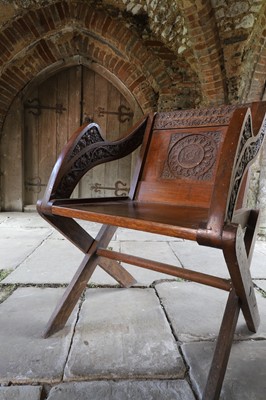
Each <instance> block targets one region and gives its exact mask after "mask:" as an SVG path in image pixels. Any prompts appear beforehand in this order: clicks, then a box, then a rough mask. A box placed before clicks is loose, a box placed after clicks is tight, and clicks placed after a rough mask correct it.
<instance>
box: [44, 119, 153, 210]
mask: <svg viewBox="0 0 266 400" xmlns="http://www.w3.org/2000/svg"><path fill="white" fill-rule="evenodd" d="M146 120H147V117H146V118H144V119H143V120H142V121H140V122H139V123H138V124H136V125H135V126H134V127H133V130H132V132H131V133H130V134H129V135H128V136H126V137H125V138H123V139H121V140H117V141H114V142H110V141H106V140H104V139H103V137H102V135H101V131H100V127H99V126H98V125H97V124H95V123H92V124H89V125H86V126H83V127H81V128H80V129H78V130H77V131H76V132H75V133H74V135H73V136H72V137H71V139H70V140H69V142H68V143H67V144H66V146H65V147H64V149H63V151H62V152H61V154H60V156H59V157H58V160H57V162H56V164H55V166H54V169H53V172H52V174H51V177H50V181H49V183H48V186H47V189H46V193H45V196H44V199H43V203H46V204H47V203H48V202H49V201H51V200H54V199H62V198H69V197H70V196H71V194H72V192H73V190H74V189H75V187H76V185H77V184H78V182H79V181H80V179H81V178H82V177H83V175H84V174H86V172H87V171H89V170H90V169H91V168H93V167H95V166H96V165H99V164H102V163H105V162H108V161H113V160H116V159H119V158H122V157H125V156H127V155H128V154H130V153H132V152H133V151H134V150H135V149H136V148H137V147H138V146H139V145H140V144H141V143H142V140H143V136H144V132H145V127H146ZM43 205H44V204H43Z"/></svg>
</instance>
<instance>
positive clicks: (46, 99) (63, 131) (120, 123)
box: [24, 66, 142, 205]
mask: <svg viewBox="0 0 266 400" xmlns="http://www.w3.org/2000/svg"><path fill="white" fill-rule="evenodd" d="M24 109H25V113H24V115H25V116H24V121H25V135H24V178H25V179H24V180H25V190H24V205H31V204H36V201H37V200H38V198H41V197H42V196H43V194H44V189H45V187H46V185H47V182H48V179H49V176H50V173H51V170H52V168H53V165H54V163H55V161H56V159H57V157H58V154H59V153H60V151H61V150H62V147H63V146H64V144H65V143H66V141H67V140H68V139H69V137H70V136H71V134H72V133H73V132H74V131H75V130H76V129H77V128H78V127H79V126H80V125H81V124H82V123H84V122H85V121H86V120H89V119H92V120H93V121H94V122H96V123H98V124H99V125H100V127H101V129H102V133H103V136H104V137H105V138H106V139H108V140H117V139H119V138H121V137H123V136H124V135H125V133H126V132H127V130H128V129H129V128H130V127H131V126H132V125H133V123H134V122H135V121H136V120H138V119H139V118H140V116H141V114H142V112H141V110H140V108H139V106H138V104H137V103H136V102H135V101H134V100H133V98H132V100H131V101H130V104H129V102H128V101H127V100H126V98H125V97H124V96H123V95H122V93H121V92H120V91H119V90H118V89H117V87H116V86H114V85H113V84H112V83H111V82H110V81H109V80H107V79H105V78H104V77H103V76H102V75H100V74H98V73H96V72H95V71H93V70H91V69H88V68H86V67H83V66H76V67H71V68H69V69H67V70H64V71H61V72H60V73H57V74H56V75H54V76H52V77H51V78H49V79H48V80H47V81H45V82H44V83H42V84H41V85H40V86H39V87H37V88H36V89H35V90H33V91H32V92H31V94H30V95H29V96H28V98H27V100H26V101H25V103H24ZM131 169H132V157H130V156H129V157H127V158H125V159H122V160H118V161H114V162H112V163H109V164H107V165H105V166H98V167H96V168H95V169H94V170H93V171H90V172H89V173H88V174H87V175H86V176H85V177H84V178H83V179H82V181H81V183H80V185H79V187H78V188H77V189H76V193H75V195H76V196H79V197H87V196H90V197H102V196H110V195H116V196H121V195H126V194H127V191H128V188H129V184H130V178H131Z"/></svg>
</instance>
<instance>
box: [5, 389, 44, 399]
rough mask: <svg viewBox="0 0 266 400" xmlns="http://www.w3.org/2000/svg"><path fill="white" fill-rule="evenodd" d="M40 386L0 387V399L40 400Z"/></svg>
mask: <svg viewBox="0 0 266 400" xmlns="http://www.w3.org/2000/svg"><path fill="white" fill-rule="evenodd" d="M41 391H42V387H41V386H9V387H0V400H40V399H41Z"/></svg>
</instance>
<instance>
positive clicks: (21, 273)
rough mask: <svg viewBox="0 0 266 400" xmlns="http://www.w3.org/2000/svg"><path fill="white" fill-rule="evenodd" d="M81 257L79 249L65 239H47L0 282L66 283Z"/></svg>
mask: <svg viewBox="0 0 266 400" xmlns="http://www.w3.org/2000/svg"><path fill="white" fill-rule="evenodd" d="M82 259H83V254H82V253H81V251H80V250H78V249H77V248H76V247H75V246H74V245H72V244H71V243H69V242H68V241H67V240H56V241H55V240H52V239H47V240H46V241H45V242H44V243H42V245H41V246H39V247H38V248H37V249H36V250H35V251H34V253H32V254H31V255H30V256H29V257H28V258H27V259H26V260H25V261H24V262H22V263H21V264H20V266H19V267H18V268H16V269H15V270H14V271H13V272H12V273H11V274H10V275H8V276H7V277H6V278H5V279H4V280H3V281H2V283H9V284H14V283H17V284H44V283H46V284H66V283H69V282H70V280H71V279H72V278H73V276H74V274H75V272H76V270H77V269H78V267H79V264H80V262H81V261H82Z"/></svg>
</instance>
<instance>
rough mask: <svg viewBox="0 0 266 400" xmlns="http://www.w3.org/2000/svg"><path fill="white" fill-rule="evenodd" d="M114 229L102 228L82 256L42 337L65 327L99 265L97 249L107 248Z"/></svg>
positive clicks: (112, 227)
mask: <svg viewBox="0 0 266 400" xmlns="http://www.w3.org/2000/svg"><path fill="white" fill-rule="evenodd" d="M116 229H117V228H116V227H115V226H110V225H103V226H102V228H101V229H100V231H99V233H98V235H97V237H96V239H95V240H94V241H93V243H92V245H91V247H90V249H89V250H88V253H87V254H86V255H85V256H84V258H83V260H82V262H81V264H80V266H79V268H78V270H77V272H76V273H75V275H74V277H73V279H72V281H71V282H70V284H69V285H68V287H67V289H66V291H65V293H64V295H63V297H62V299H61V300H60V301H59V303H58V305H57V307H56V308H55V310H54V312H53V314H52V316H51V318H50V320H49V321H48V324H47V327H46V330H45V332H44V335H43V336H44V337H48V336H50V335H52V334H53V333H55V332H57V331H59V330H60V329H62V328H63V327H64V326H65V323H66V321H67V320H68V318H69V316H70V314H71V312H72V311H73V309H74V307H75V305H76V304H77V302H78V299H79V298H80V296H81V294H82V292H83V290H84V289H85V288H86V285H87V283H88V281H89V279H90V277H91V275H92V274H93V272H94V270H95V268H96V266H97V265H98V263H99V256H97V254H96V252H97V248H98V247H107V246H108V244H109V242H110V240H111V239H112V237H113V235H114V233H115V231H116Z"/></svg>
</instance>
